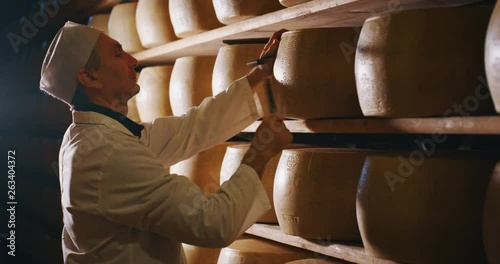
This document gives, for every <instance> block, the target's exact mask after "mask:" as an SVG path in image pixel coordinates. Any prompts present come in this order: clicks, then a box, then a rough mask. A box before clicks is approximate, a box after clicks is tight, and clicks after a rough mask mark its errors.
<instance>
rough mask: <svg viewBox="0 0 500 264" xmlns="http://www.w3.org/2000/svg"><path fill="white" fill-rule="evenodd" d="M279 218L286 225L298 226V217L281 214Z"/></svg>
mask: <svg viewBox="0 0 500 264" xmlns="http://www.w3.org/2000/svg"><path fill="white" fill-rule="evenodd" d="M281 217H282V218H283V221H285V222H287V223H293V224H298V223H299V217H298V216H295V215H287V214H281Z"/></svg>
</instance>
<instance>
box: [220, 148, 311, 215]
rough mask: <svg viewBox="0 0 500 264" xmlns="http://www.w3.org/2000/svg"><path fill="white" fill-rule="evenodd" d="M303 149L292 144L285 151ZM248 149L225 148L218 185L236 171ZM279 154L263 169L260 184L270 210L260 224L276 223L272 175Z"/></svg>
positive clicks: (274, 171)
mask: <svg viewBox="0 0 500 264" xmlns="http://www.w3.org/2000/svg"><path fill="white" fill-rule="evenodd" d="M301 147H302V148H304V147H307V145H301V144H292V145H289V146H286V147H285V149H294V148H301ZM249 148H250V144H241V145H234V146H229V147H227V150H226V154H225V155H224V160H223V161H222V168H221V172H220V183H221V184H222V183H223V182H225V181H227V180H229V179H230V178H231V176H232V175H233V174H234V172H235V171H236V170H237V169H238V167H239V166H240V164H241V160H243V157H244V156H245V154H246V153H247V151H248V149H249ZM280 156H281V153H279V154H277V155H275V156H274V157H272V158H271V159H270V160H269V161H268V162H267V165H266V167H265V168H264V172H263V175H262V179H261V180H262V184H263V185H264V189H265V190H266V193H267V197H269V199H270V202H271V210H269V211H268V212H267V213H266V214H265V215H264V216H262V217H261V218H260V219H259V220H258V221H257V222H261V223H278V218H277V217H276V212H275V210H274V202H273V187H274V175H275V174H276V168H277V167H278V162H279V159H280Z"/></svg>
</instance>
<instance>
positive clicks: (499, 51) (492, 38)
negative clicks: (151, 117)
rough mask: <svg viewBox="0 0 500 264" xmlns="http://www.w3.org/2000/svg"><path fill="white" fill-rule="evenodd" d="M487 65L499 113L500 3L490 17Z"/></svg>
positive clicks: (486, 47)
mask: <svg viewBox="0 0 500 264" xmlns="http://www.w3.org/2000/svg"><path fill="white" fill-rule="evenodd" d="M484 52H485V54H484V56H485V59H484V63H485V67H486V77H487V79H488V85H489V88H490V91H491V95H492V98H493V102H494V103H495V109H496V111H497V113H500V4H499V3H498V2H497V4H496V6H495V9H494V11H493V14H492V15H491V18H490V24H489V26H488V32H487V34H486V45H485V50H484Z"/></svg>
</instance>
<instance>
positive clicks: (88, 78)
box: [76, 69, 102, 89]
mask: <svg viewBox="0 0 500 264" xmlns="http://www.w3.org/2000/svg"><path fill="white" fill-rule="evenodd" d="M97 77H98V74H97V73H96V72H92V71H89V70H87V69H80V70H78V72H77V74H76V79H77V80H78V82H79V83H80V84H81V85H83V86H84V87H89V88H95V89H101V88H102V83H101V82H100V81H99V79H98V78H97Z"/></svg>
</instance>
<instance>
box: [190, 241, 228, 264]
mask: <svg viewBox="0 0 500 264" xmlns="http://www.w3.org/2000/svg"><path fill="white" fill-rule="evenodd" d="M182 247H183V248H184V253H185V255H186V260H187V263H189V264H217V260H218V259H219V254H220V250H221V249H220V248H204V247H196V246H193V245H189V244H182Z"/></svg>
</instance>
